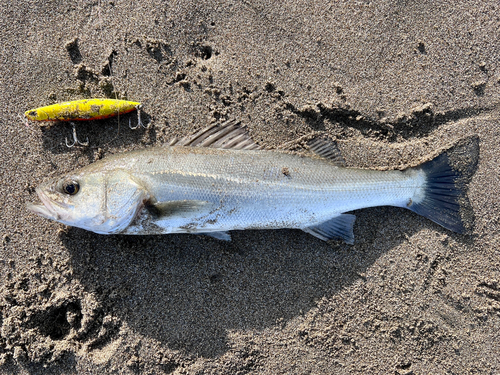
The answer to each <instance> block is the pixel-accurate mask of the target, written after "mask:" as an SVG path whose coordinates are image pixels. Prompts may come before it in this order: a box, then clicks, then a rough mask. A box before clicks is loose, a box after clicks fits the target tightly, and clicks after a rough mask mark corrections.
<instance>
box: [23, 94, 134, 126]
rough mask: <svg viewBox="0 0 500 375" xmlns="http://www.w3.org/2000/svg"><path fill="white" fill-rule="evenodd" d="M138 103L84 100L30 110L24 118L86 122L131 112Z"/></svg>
mask: <svg viewBox="0 0 500 375" xmlns="http://www.w3.org/2000/svg"><path fill="white" fill-rule="evenodd" d="M140 104H141V103H138V102H131V101H128V100H117V99H84V100H74V101H71V102H63V103H57V104H52V105H48V106H45V107H40V108H36V109H32V110H29V111H26V112H25V114H24V115H25V116H26V117H27V118H28V119H29V120H32V121H86V120H99V119H104V118H108V117H113V116H116V115H118V114H124V113H128V112H131V111H133V110H135V109H137V107H138V106H139V105H140Z"/></svg>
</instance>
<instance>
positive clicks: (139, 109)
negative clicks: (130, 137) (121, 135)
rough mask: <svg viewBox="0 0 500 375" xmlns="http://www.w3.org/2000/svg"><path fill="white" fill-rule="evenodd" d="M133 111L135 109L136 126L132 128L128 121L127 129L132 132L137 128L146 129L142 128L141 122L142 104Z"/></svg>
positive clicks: (145, 127)
mask: <svg viewBox="0 0 500 375" xmlns="http://www.w3.org/2000/svg"><path fill="white" fill-rule="evenodd" d="M135 109H137V125H136V126H132V125H131V123H130V119H128V127H129V128H130V129H132V130H135V129H137V128H139V127H141V128H144V129H147V128H148V127H147V126H144V124H143V123H142V121H141V109H142V104H139V105H137V106H136V107H135Z"/></svg>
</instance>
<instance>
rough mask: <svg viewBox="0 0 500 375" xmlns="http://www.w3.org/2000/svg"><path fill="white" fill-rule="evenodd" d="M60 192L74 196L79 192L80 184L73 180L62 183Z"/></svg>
mask: <svg viewBox="0 0 500 375" xmlns="http://www.w3.org/2000/svg"><path fill="white" fill-rule="evenodd" d="M62 190H63V192H65V193H66V194H69V195H75V194H76V193H78V190H80V184H79V183H78V182H77V181H75V180H68V181H64V182H63V184H62Z"/></svg>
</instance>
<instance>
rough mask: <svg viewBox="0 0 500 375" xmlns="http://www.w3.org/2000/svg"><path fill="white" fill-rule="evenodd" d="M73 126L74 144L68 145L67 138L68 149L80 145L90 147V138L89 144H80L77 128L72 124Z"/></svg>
mask: <svg viewBox="0 0 500 375" xmlns="http://www.w3.org/2000/svg"><path fill="white" fill-rule="evenodd" d="M71 125H72V126H73V143H72V144H70V145H69V144H68V138H67V137H66V147H68V148H71V147H74V146H75V145H77V144H78V145H80V146H88V145H89V137H87V142H80V141H79V140H78V137H77V136H76V127H75V124H74V123H73V122H72V123H71Z"/></svg>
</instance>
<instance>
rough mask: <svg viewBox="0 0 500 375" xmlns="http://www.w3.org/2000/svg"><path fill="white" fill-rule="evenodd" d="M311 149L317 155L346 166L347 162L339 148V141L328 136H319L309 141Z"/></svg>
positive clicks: (340, 165)
mask: <svg viewBox="0 0 500 375" xmlns="http://www.w3.org/2000/svg"><path fill="white" fill-rule="evenodd" d="M308 146H309V149H310V150H311V151H312V152H313V153H315V154H316V155H318V156H320V157H322V158H325V159H327V160H329V161H330V162H331V163H333V164H335V165H337V166H339V167H345V165H346V163H345V160H344V157H343V156H342V153H341V152H340V150H339V147H338V145H337V142H335V141H333V140H331V139H330V138H327V137H318V138H315V139H313V140H311V141H310V142H309V143H308Z"/></svg>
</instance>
